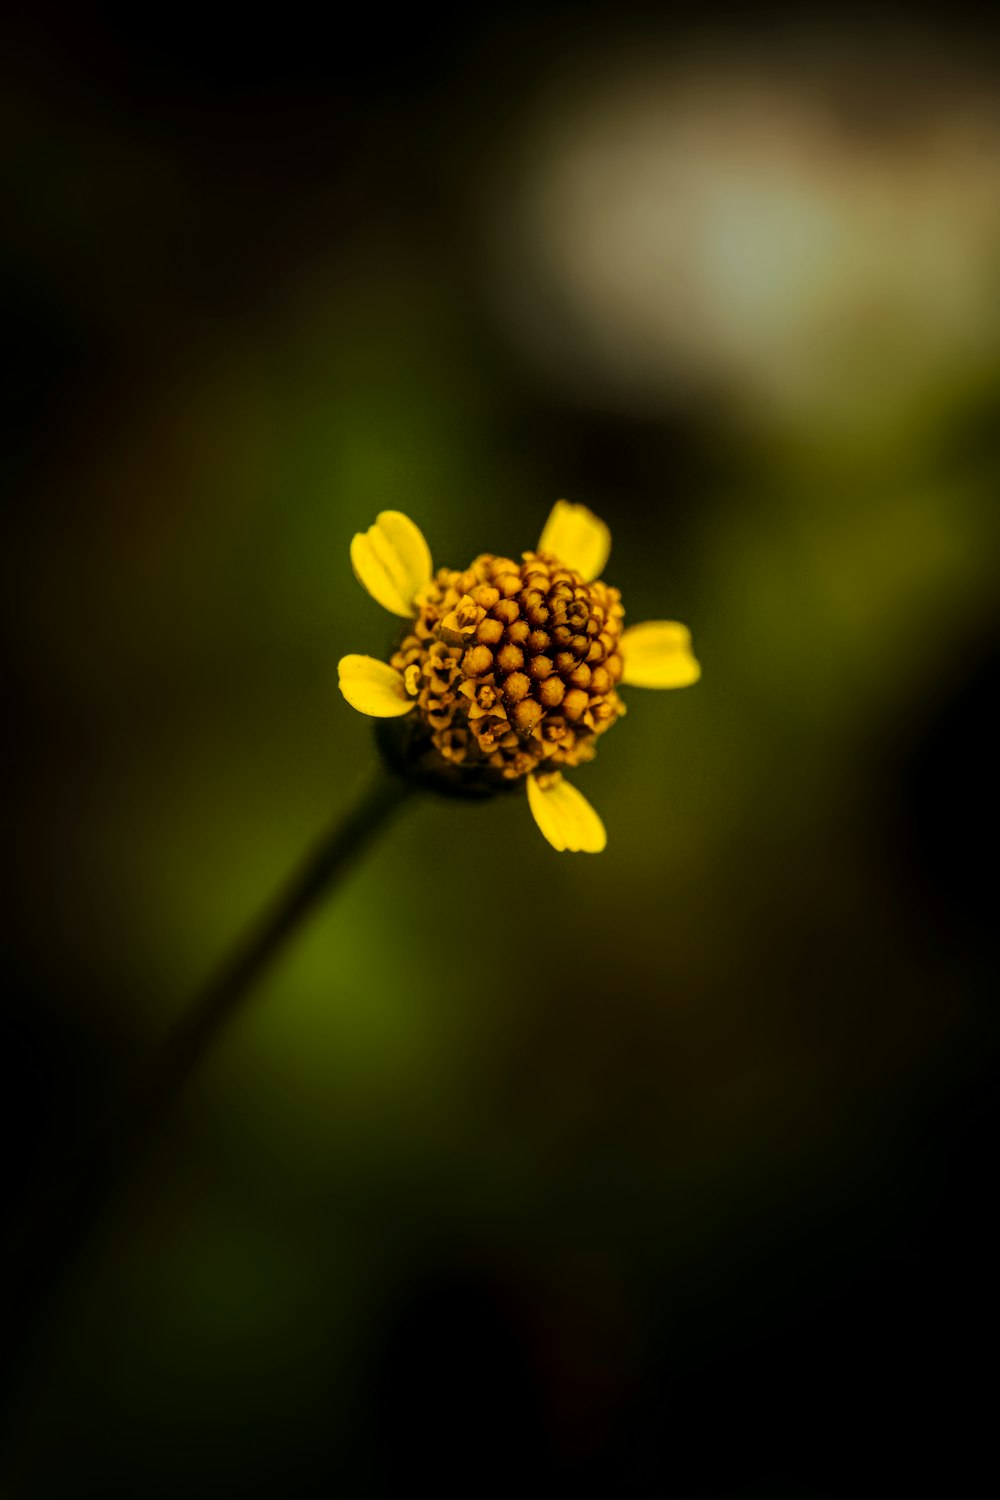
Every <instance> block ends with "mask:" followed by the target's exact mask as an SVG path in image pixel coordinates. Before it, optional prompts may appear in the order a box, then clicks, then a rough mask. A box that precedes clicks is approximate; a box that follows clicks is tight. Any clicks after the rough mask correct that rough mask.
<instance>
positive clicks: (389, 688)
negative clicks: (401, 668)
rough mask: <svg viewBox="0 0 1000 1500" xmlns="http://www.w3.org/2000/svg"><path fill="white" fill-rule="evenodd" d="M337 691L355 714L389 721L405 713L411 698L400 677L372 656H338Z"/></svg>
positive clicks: (412, 704)
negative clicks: (354, 709) (355, 710)
mask: <svg viewBox="0 0 1000 1500" xmlns="http://www.w3.org/2000/svg"><path fill="white" fill-rule="evenodd" d="M337 673H338V675H339V677H340V691H341V692H342V693H343V695H344V697H345V698H346V699H347V701H348V703H349V704H350V705H351V707H352V708H356V709H357V711H358V713H359V714H370V715H371V717H372V718H373V719H393V718H395V717H396V716H397V715H398V714H408V713H409V712H410V710H411V708H413V706H414V701H415V700H414V699H413V698H410V697H408V696H407V693H406V687H405V685H404V683H403V677H402V674H401V673H400V672H397V671H396V669H395V667H390V666H389V664H388V662H384V661H379V660H378V659H377V658H376V657H374V656H342V657H341V658H340V664H339V666H338V667H337Z"/></svg>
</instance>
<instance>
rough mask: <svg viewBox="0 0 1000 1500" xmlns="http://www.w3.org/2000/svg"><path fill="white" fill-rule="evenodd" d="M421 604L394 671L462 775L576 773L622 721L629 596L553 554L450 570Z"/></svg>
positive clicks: (488, 559) (488, 557) (507, 777)
mask: <svg viewBox="0 0 1000 1500" xmlns="http://www.w3.org/2000/svg"><path fill="white" fill-rule="evenodd" d="M414 605H415V609H416V619H415V620H414V622H413V624H412V627H411V629H410V630H409V631H408V632H407V634H406V636H405V638H404V639H403V641H402V642H401V643H400V645H399V648H398V650H397V651H396V652H395V654H394V655H393V656H392V658H391V660H390V665H391V666H392V667H394V668H395V669H396V670H397V671H398V672H400V673H401V674H402V677H403V682H404V684H405V687H406V691H407V693H408V694H409V695H410V696H411V697H412V698H413V699H415V707H416V711H417V714H418V716H419V718H420V720H421V721H422V723H423V724H424V725H425V726H426V731H427V736H428V739H429V741H430V743H431V744H432V745H433V747H434V748H435V749H436V750H437V751H438V753H439V754H440V755H441V756H442V757H443V758H444V759H445V760H446V761H449V762H451V763H452V764H453V765H456V766H458V765H460V766H462V767H463V769H466V770H473V769H478V770H481V771H485V772H488V773H490V774H491V775H492V776H494V777H497V778H499V779H501V780H504V781H511V780H516V779H518V778H519V777H522V776H527V775H528V774H529V773H531V772H532V771H535V770H538V769H539V768H541V767H543V766H544V767H545V768H546V769H548V768H552V769H560V768H563V767H569V766H576V765H579V764H580V763H581V762H582V761H587V760H591V759H592V758H593V755H594V753H595V749H596V744H597V739H598V736H599V735H601V734H603V733H604V732H605V731H606V730H607V729H610V727H611V725H612V724H613V723H614V722H615V720H616V719H617V718H618V717H619V715H620V714H622V713H623V712H624V708H625V706H624V704H623V703H622V700H621V698H620V697H619V696H618V693H617V691H616V686H617V684H618V682H620V680H621V677H622V671H623V664H622V658H621V655H620V653H619V650H618V647H619V643H620V640H621V634H622V622H623V620H624V615H625V611H624V610H623V608H622V604H621V595H620V593H619V591H618V589H616V588H611V587H610V586H609V585H608V584H606V583H603V582H601V581H600V580H598V581H595V582H587V581H586V580H585V579H584V578H583V577H582V576H581V575H580V574H579V573H578V572H577V571H576V570H575V569H573V568H569V567H566V566H564V565H563V564H562V563H560V562H559V560H558V559H557V558H556V557H554V556H553V555H552V554H550V553H544V552H525V553H524V554H523V555H522V560H521V561H520V562H514V561H513V560H512V559H511V558H509V557H495V556H493V555H492V554H491V553H483V554H482V555H481V556H479V557H477V558H476V559H475V561H474V562H473V563H472V564H471V566H470V567H469V568H467V569H465V571H464V572H458V571H454V570H452V569H449V568H441V569H439V570H438V572H437V573H436V574H435V576H434V578H433V579H432V580H431V582H430V583H428V584H426V585H425V586H424V587H423V588H422V589H420V590H419V591H418V593H417V595H416V598H415V600H414Z"/></svg>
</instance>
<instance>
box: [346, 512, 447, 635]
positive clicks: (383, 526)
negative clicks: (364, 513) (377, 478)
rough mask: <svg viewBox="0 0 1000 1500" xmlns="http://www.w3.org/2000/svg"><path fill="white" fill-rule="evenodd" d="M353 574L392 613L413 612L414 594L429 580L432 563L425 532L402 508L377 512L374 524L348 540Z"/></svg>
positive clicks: (406, 613) (410, 613) (405, 614)
mask: <svg viewBox="0 0 1000 1500" xmlns="http://www.w3.org/2000/svg"><path fill="white" fill-rule="evenodd" d="M351 564H352V566H353V568H354V576H355V577H356V578H357V580H358V582H359V583H360V584H361V585H362V586H363V587H364V588H366V589H367V590H368V592H369V594H371V596H372V598H373V599H374V600H376V602H377V603H379V604H381V606H382V608H383V609H388V610H389V611H391V613H392V614H394V615H403V616H404V617H406V616H409V615H412V614H413V613H414V610H413V596H414V595H415V594H416V592H417V590H418V589H422V588H423V586H424V584H425V583H429V582H430V578H431V573H432V571H433V565H432V563H431V551H430V548H429V547H428V545H427V543H426V541H425V540H424V534H423V532H422V531H421V530H420V527H419V526H417V525H416V524H415V523H414V522H413V521H411V520H410V518H409V516H404V515H403V512H402V511H401V510H383V511H380V512H379V514H378V516H377V517H376V519H375V524H374V526H369V528H368V530H367V531H359V532H358V534H357V536H355V538H354V540H353V541H352V542H351Z"/></svg>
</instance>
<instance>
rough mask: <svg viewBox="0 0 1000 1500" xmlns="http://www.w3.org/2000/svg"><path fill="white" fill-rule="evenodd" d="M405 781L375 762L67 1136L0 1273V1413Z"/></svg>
mask: <svg viewBox="0 0 1000 1500" xmlns="http://www.w3.org/2000/svg"><path fill="white" fill-rule="evenodd" d="M409 791H410V786H409V785H408V784H407V783H406V782H405V781H404V780H402V778H400V777H397V776H394V775H392V774H391V773H390V772H389V771H387V770H385V769H383V768H382V767H380V768H379V771H378V774H377V777H376V779H375V781H374V782H373V783H372V784H371V785H370V786H369V788H368V790H367V792H366V793H365V794H364V796H362V798H361V799H360V801H359V802H358V804H357V806H356V807H354V808H353V809H352V810H351V811H350V812H349V813H348V814H347V816H346V817H345V818H344V819H343V821H342V822H340V823H339V824H338V825H337V826H336V827H335V828H334V829H332V830H331V832H329V833H328V834H327V835H326V836H325V837H324V838H323V839H321V840H320V842H319V843H318V844H317V845H316V847H315V848H314V849H313V850H312V851H311V852H310V853H309V854H308V855H307V856H306V858H305V860H304V861H303V862H302V864H301V865H300V866H299V867H298V869H297V870H296V871H295V872H294V874H293V875H292V876H291V878H290V880H289V881H288V882H287V883H286V885H285V886H284V887H283V889H282V890H281V891H280V893H279V894H278V896H277V898H276V899H275V900H274V902H273V903H272V905H271V906H270V908H269V909H268V910H267V911H266V912H265V913H264V915H263V916H262V917H261V918H259V919H258V920H257V922H255V923H254V924H253V925H252V926H251V927H250V928H249V929H248V930H247V932H246V934H245V935H244V937H243V938H242V939H241V940H240V941H239V942H238V944H237V945H236V946H235V948H234V949H233V951H232V952H231V954H230V955H229V957H228V959H227V960H226V961H225V962H224V963H223V964H222V965H221V967H220V968H219V969H218V970H217V972H216V973H215V975H214V976H213V977H212V978H211V979H210V980H209V982H208V983H207V984H206V985H205V987H204V988H203V989H202V990H201V992H200V994H198V995H197V996H196V998H195V999H194V1001H193V1002H192V1004H191V1005H190V1006H189V1007H188V1008H187V1009H186V1010H185V1011H184V1012H183V1013H182V1014H181V1016H180V1017H179V1019H178V1020H177V1021H176V1022H175V1024H174V1025H173V1027H172V1029H171V1030H170V1031H169V1032H168V1033H167V1035H166V1037H165V1038H164V1040H163V1042H162V1043H161V1045H160V1047H159V1048H158V1050H157V1051H156V1052H155V1053H154V1054H153V1056H152V1057H151V1058H150V1059H149V1061H148V1063H147V1064H146V1066H145V1067H144V1068H143V1069H142V1070H141V1071H140V1073H139V1075H138V1077H137V1078H136V1079H135V1080H134V1081H133V1083H132V1084H131V1085H130V1086H129V1087H128V1088H127V1089H126V1090H125V1092H124V1094H123V1097H122V1098H121V1099H120V1100H119V1101H118V1102H117V1105H116V1106H115V1107H113V1108H112V1109H110V1110H109V1111H108V1113H107V1115H106V1117H105V1118H104V1119H103V1120H102V1122H101V1123H100V1124H99V1126H98V1128H97V1129H96V1130H95V1131H94V1133H93V1135H92V1136H90V1137H89V1138H88V1140H87V1142H86V1144H85V1145H83V1146H82V1147H81V1146H79V1145H78V1144H77V1143H75V1142H74V1143H71V1146H70V1148H69V1151H68V1152H67V1154H66V1159H65V1160H64V1161H63V1163H62V1164H61V1168H60V1170H59V1173H58V1175H57V1176H56V1177H55V1178H54V1179H53V1180H50V1181H47V1182H46V1183H44V1184H42V1185H40V1187H39V1189H38V1190H37V1191H36V1193H35V1195H34V1201H32V1202H31V1203H30V1204H29V1206H28V1211H27V1213H26V1215H25V1219H24V1223H23V1225H22V1226H21V1230H22V1232H21V1233H20V1235H19V1236H18V1242H17V1244H16V1245H15V1246H14V1249H13V1254H12V1255H11V1256H10V1257H7V1256H5V1257H4V1264H3V1266H2V1271H3V1275H2V1281H0V1285H2V1287H3V1293H4V1297H5V1300H7V1301H8V1303H9V1305H8V1306H7V1307H6V1308H5V1309H4V1311H3V1315H2V1317H0V1327H2V1329H3V1336H2V1340H0V1420H2V1418H3V1415H4V1412H5V1409H6V1406H7V1402H8V1398H15V1397H17V1396H18V1394H19V1393H20V1389H21V1383H22V1378H23V1374H24V1367H25V1365H26V1364H27V1362H28V1361H29V1360H30V1358H31V1356H32V1354H33V1351H34V1348H35V1345H36V1343H37V1342H38V1341H39V1339H40V1337H41V1336H42V1335H43V1334H44V1333H45V1332H46V1331H47V1330H48V1329H49V1327H50V1326H51V1325H52V1324H53V1321H54V1319H53V1313H54V1312H55V1310H56V1307H55V1305H56V1303H58V1302H59V1301H60V1300H61V1295H62V1293H63V1291H64V1286H65V1283H66V1282H67V1280H68V1279H69V1277H70V1275H71V1273H72V1272H73V1269H74V1267H75V1266H76V1264H77V1262H78V1261H79V1259H80V1258H81V1256H82V1255H83V1254H84V1253H85V1251H86V1250H87V1248H88V1246H89V1243H90V1240H91V1238H92V1236H93V1233H94V1231H95V1229H96V1228H97V1227H98V1225H99V1223H100V1221H101V1219H102V1217H103V1215H104V1213H105V1211H106V1209H107V1208H108V1207H109V1206H110V1204H111V1201H112V1199H113V1197H114V1195H115V1192H116V1190H117V1189H118V1188H119V1187H120V1186H122V1185H123V1184H124V1183H125V1181H126V1180H127V1178H128V1176H129V1173H130V1171H131V1169H132V1168H134V1167H135V1165H136V1164H137V1163H138V1161H139V1159H140V1158H141V1156H142V1154H143V1152H144V1151H145V1149H146V1148H147V1146H148V1145H149V1144H150V1142H151V1140H152V1139H153V1137H154V1136H155V1135H156V1132H157V1130H158V1129H159V1127H160V1125H161V1124H162V1122H163V1120H164V1119H165V1117H166V1116H167V1115H168V1114H169V1112H170V1109H171V1106H172V1105H173V1103H174V1101H175V1100H176V1098H177V1096H178V1095H179V1094H180V1093H181V1092H182V1090H183V1089H184V1087H185V1085H186V1084H187V1082H188V1080H189V1079H190V1078H191V1076H192V1074H193V1073H194V1072H195V1070H196V1069H197V1067H198V1066H199V1064H200V1063H201V1061H202V1059H203V1058H204V1057H205V1055H206V1054H207V1053H208V1052H209V1050H210V1049H211V1048H212V1046H213V1045H214V1044H215V1043H216V1042H217V1041H218V1039H219V1038H220V1036H221V1035H222V1033H223V1032H224V1031H225V1029H226V1028H227V1026H229V1024H230V1023H231V1022H232V1021H233V1020H235V1019H236V1017H237V1016H238V1015H239V1014H240V1012H241V1011H242V1009H243V1007H244V1006H245V1004H246V1002H247V1000H248V999H249V997H250V995H251V993H252V992H253V990H254V989H255V988H256V986H257V984H258V982H259V981H260V980H261V978H262V977H263V975H264V974H265V972H266V971H267V970H268V969H269V968H270V967H271V965H272V964H273V963H274V961H275V960H276V959H277V958H278V956H279V955H280V954H281V952H282V951H283V950H284V948H285V947H286V946H287V944H288V943H289V942H290V941H291V940H292V939H293V938H294V937H295V935H296V933H297V932H298V931H299V929H300V928H301V926H302V924H303V923H304V922H305V920H306V919H307V918H308V917H309V916H310V914H311V913H312V912H313V911H315V909H316V907H317V906H318V904H319V902H320V901H321V900H322V899H323V898H324V897H326V896H329V895H330V894H331V893H332V892H333V891H334V890H335V889H337V887H338V886H340V885H341V884H342V883H343V881H344V880H345V878H346V877H347V875H348V874H349V873H350V872H351V870H352V869H353V868H354V865H355V863H356V862H357V861H358V860H359V859H360V858H361V857H362V855H363V854H364V853H365V852H366V850H367V849H368V847H369V846H370V845H371V844H372V843H373V842H374V841H375V839H376V838H377V836H378V835H379V834H380V833H381V832H382V831H383V830H384V829H385V828H386V827H387V826H388V824H389V823H390V822H391V820H392V818H393V815H394V814H395V813H396V811H397V810H398V809H399V807H400V806H401V804H402V803H403V802H404V800H405V799H406V797H407V796H408V794H409Z"/></svg>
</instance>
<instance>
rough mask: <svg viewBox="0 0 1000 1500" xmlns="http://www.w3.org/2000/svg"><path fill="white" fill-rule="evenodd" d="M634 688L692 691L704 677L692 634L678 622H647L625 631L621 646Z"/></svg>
mask: <svg viewBox="0 0 1000 1500" xmlns="http://www.w3.org/2000/svg"><path fill="white" fill-rule="evenodd" d="M618 650H619V651H620V652H621V656H622V661H623V662H624V664H625V671H624V674H623V676H622V682H627V683H629V684H631V686H632V687H648V688H679V687H690V686H691V684H692V683H693V682H697V681H698V678H699V677H700V676H701V667H700V666H699V665H698V663H697V662H696V661H695V659H694V656H693V654H692V652H691V632H690V630H688V628H687V626H686V625H678V624H677V622H676V620H647V621H645V623H644V624H642V625H630V626H629V628H628V629H627V630H624V631H622V638H621V642H620V644H619V646H618Z"/></svg>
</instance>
